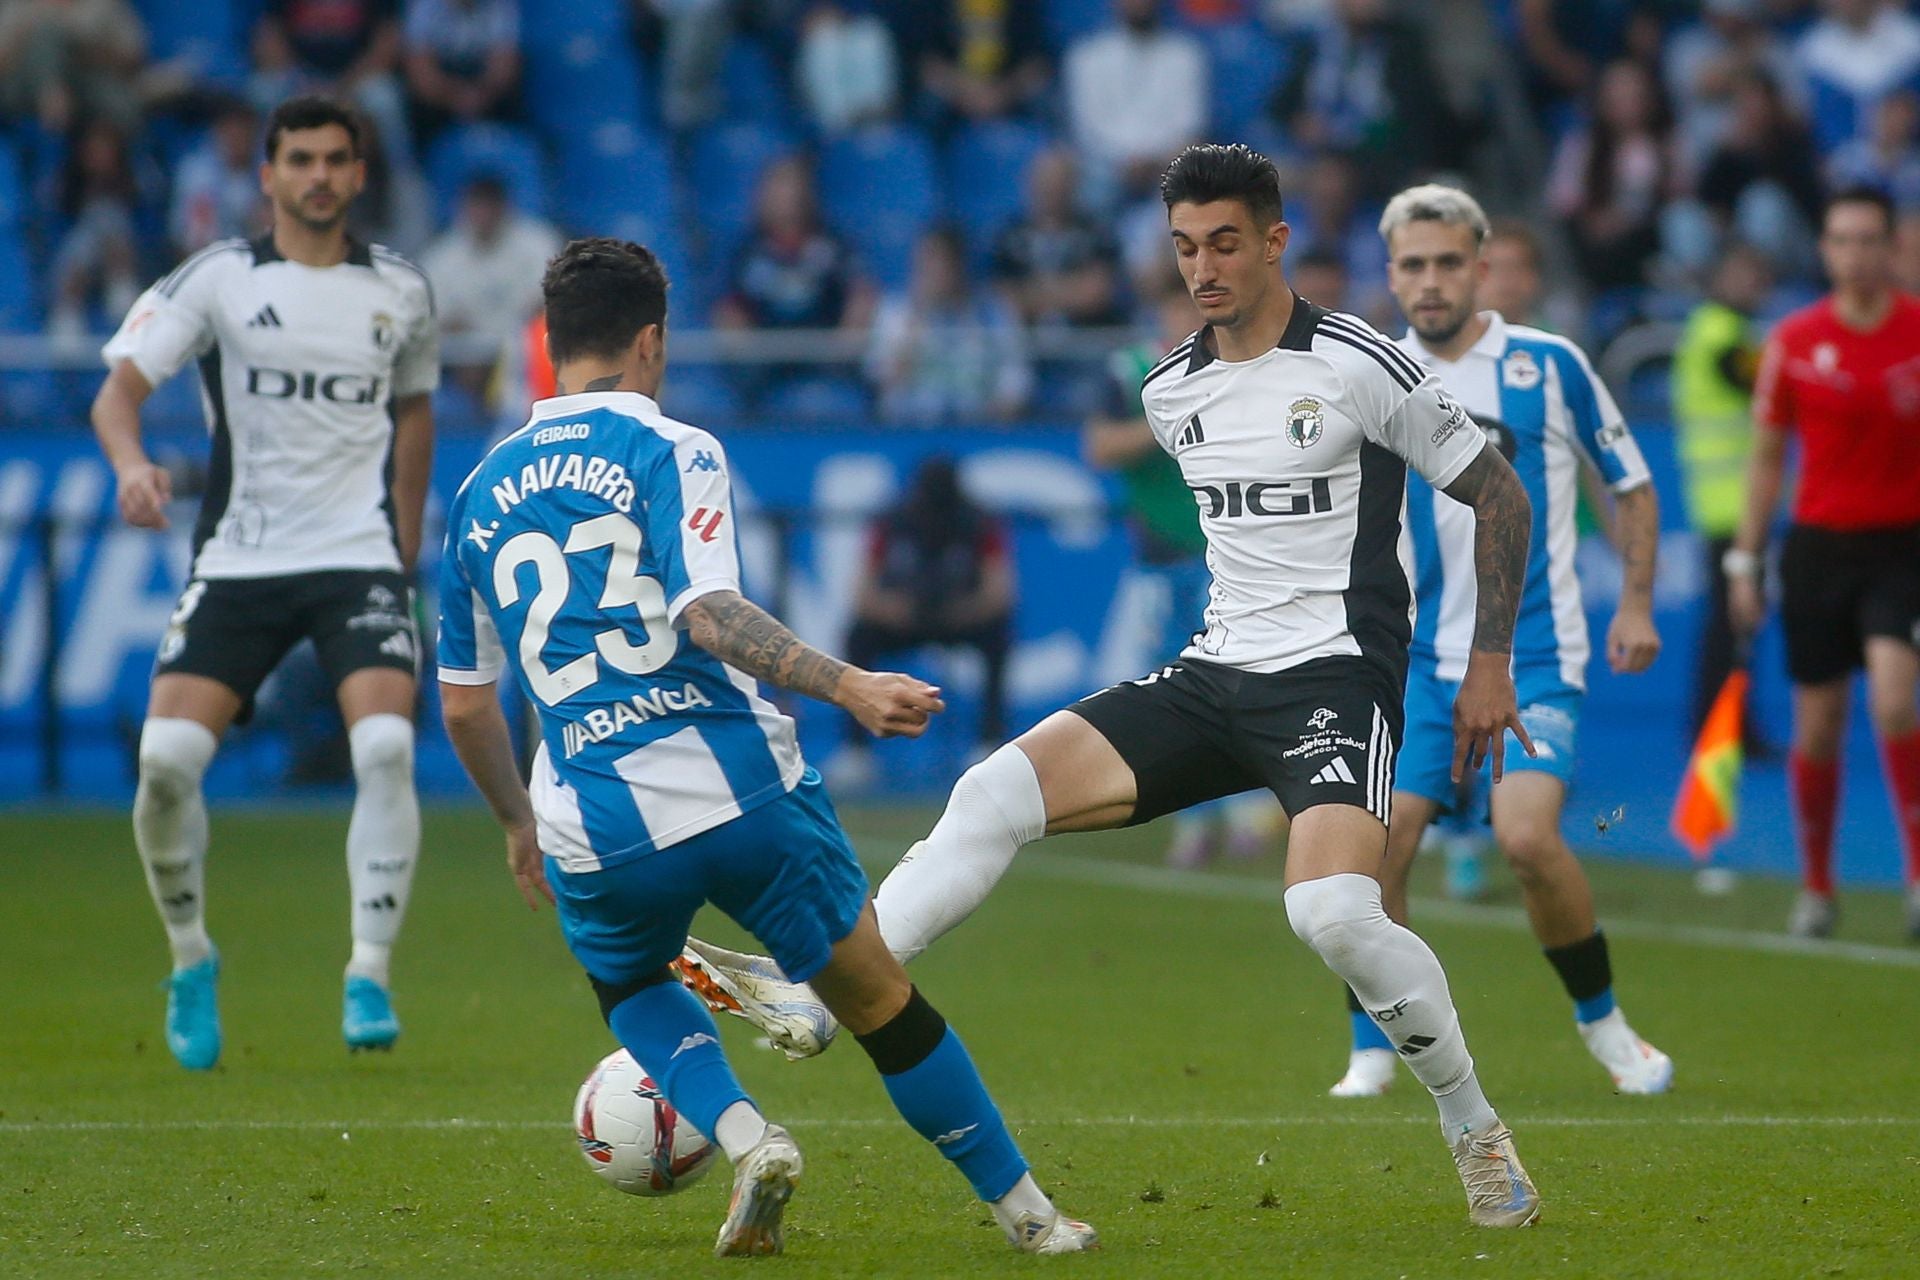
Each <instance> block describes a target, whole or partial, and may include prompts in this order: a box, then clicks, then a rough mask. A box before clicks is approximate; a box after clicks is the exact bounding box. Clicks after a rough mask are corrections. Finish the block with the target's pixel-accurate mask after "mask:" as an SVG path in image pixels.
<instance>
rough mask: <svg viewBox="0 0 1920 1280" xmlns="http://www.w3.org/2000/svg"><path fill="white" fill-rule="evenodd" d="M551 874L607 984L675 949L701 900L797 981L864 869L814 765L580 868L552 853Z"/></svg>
mask: <svg viewBox="0 0 1920 1280" xmlns="http://www.w3.org/2000/svg"><path fill="white" fill-rule="evenodd" d="M547 883H548V884H549V885H551V886H552V887H553V895H554V898H555V899H556V902H557V905H558V907H559V914H560V932H561V934H562V935H563V936H564V937H565V938H566V940H567V948H568V949H569V950H571V951H572V952H573V954H574V958H575V959H577V960H579V961H580V963H581V964H582V965H583V966H585V968H586V970H587V972H588V973H589V974H591V975H593V977H594V978H596V979H598V980H599V981H601V982H603V983H607V984H609V985H619V984H621V983H626V982H632V981H634V980H636V979H638V978H641V977H644V976H646V975H647V974H650V973H652V972H654V971H655V970H657V969H659V968H660V967H661V966H663V965H665V964H667V963H668V962H670V961H672V960H674V959H677V958H678V957H679V955H680V950H681V948H682V947H684V946H685V945H686V941H687V931H688V929H689V928H691V927H692V925H693V916H694V913H695V912H697V911H698V910H700V908H701V907H702V906H704V905H705V904H707V903H709V902H711V903H712V904H713V905H714V906H716V907H719V908H720V909H721V910H722V911H724V912H726V913H727V914H728V915H729V916H732V917H733V919H734V920H735V921H737V922H738V923H739V924H740V926H741V927H742V928H744V929H746V930H747V931H748V932H749V933H751V934H752V935H753V936H754V937H756V938H758V939H759V940H760V942H761V944H762V945H764V946H765V947H766V949H767V953H768V954H769V955H771V956H772V957H773V958H774V960H775V961H776V962H778V964H779V965H780V967H781V968H782V969H784V970H785V971H786V973H787V976H788V977H790V978H792V979H793V980H794V981H796V982H805V981H807V980H808V979H809V978H811V977H813V975H814V974H816V973H818V972H820V970H821V969H822V968H823V967H824V966H825V965H826V963H827V956H828V954H829V953H830V952H831V951H832V950H833V945H834V943H836V942H838V941H840V940H841V939H842V938H844V937H846V936H847V935H848V934H850V933H852V932H853V926H854V925H855V924H857V923H858V922H859V920H860V913H861V911H863V910H864V909H865V908H866V905H867V876H866V872H864V871H862V870H861V869H860V861H859V859H858V858H856V857H854V854H853V846H852V845H850V844H848V843H847V833H846V832H845V831H843V830H841V827H840V820H839V818H837V817H835V816H834V812H833V804H832V802H831V801H829V800H828V799H827V789H826V787H825V786H823V785H822V784H821V782H820V775H819V774H817V773H815V772H814V771H813V770H812V769H808V770H807V772H806V774H805V776H804V777H802V778H801V779H800V785H799V786H797V787H795V788H794V789H793V790H792V791H790V792H788V793H787V794H786V795H784V796H781V797H780V798H779V799H778V800H773V801H770V802H769V803H767V804H763V805H761V806H760V807H759V808H757V809H752V810H749V811H748V812H746V813H743V814H741V815H740V816H739V817H737V818H735V819H733V820H732V821H730V822H726V823H723V824H721V825H720V826H717V827H715V828H713V829H712V830H711V831H703V832H701V833H700V834H699V835H697V836H694V837H692V838H690V839H687V840H682V841H681V842H680V843H678V844H674V845H669V846H667V847H666V848H665V849H661V850H659V851H658V852H656V853H651V854H648V855H647V856H646V857H644V858H634V859H633V860H631V861H629V862H623V863H620V864H619V865H617V866H614V867H609V868H607V869H605V870H601V871H576V872H568V871H563V870H561V869H560V866H559V864H558V863H556V862H555V861H554V860H553V859H552V858H548V859H547Z"/></svg>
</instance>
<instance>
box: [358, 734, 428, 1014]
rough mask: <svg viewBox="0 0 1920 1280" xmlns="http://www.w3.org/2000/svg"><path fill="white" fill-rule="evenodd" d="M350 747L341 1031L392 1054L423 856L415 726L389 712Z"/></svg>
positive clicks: (359, 736) (360, 735)
mask: <svg viewBox="0 0 1920 1280" xmlns="http://www.w3.org/2000/svg"><path fill="white" fill-rule="evenodd" d="M347 746H348V749H349V751H350V752H351V753H352V757H353V779H354V797H353V817H352V818H351V819H350V820H349V822H348V824H347V884H348V890H349V892H350V893H351V894H352V897H353V955H352V957H351V958H350V959H349V960H348V961H347V972H346V989H345V992H344V995H343V997H342V1001H341V1004H342V1010H341V1018H340V1030H341V1034H342V1035H343V1036H344V1037H345V1039H346V1042H347V1048H348V1049H349V1050H352V1051H357V1050H361V1049H390V1048H392V1047H393V1042H394V1041H395V1040H397V1039H399V1037H400V1020H399V1019H398V1018H396V1017H395V1016H394V1013H393V1000H392V997H391V995H390V994H389V991H390V986H391V983H390V979H389V974H388V966H389V962H390V960H391V957H392V955H393V943H394V939H395V938H396V937H398V936H399V933H400V922H401V920H402V919H403V918H404V917H405V915H406V911H407V897H408V894H409V893H410V891H411V890H412V887H413V869H414V865H415V864H416V863H417V862H418V861H419V858H420V802H419V799H418V797H417V796H416V795H415V793H414V788H413V722H412V721H410V720H408V719H407V718H406V717H405V716H401V715H394V714H392V713H391V712H376V713H374V714H372V715H367V716H362V717H361V718H360V719H359V720H357V721H355V722H354V724H353V727H352V728H351V729H349V730H348V731H347Z"/></svg>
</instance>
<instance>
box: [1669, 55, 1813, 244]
mask: <svg viewBox="0 0 1920 1280" xmlns="http://www.w3.org/2000/svg"><path fill="white" fill-rule="evenodd" d="M1696 190H1697V194H1698V197H1699V206H1700V207H1701V208H1704V210H1705V211H1706V213H1707V215H1708V216H1709V218H1710V220H1711V232H1710V233H1709V234H1710V238H1707V239H1704V240H1702V239H1701V238H1700V236H1699V234H1698V233H1695V232H1692V231H1689V230H1687V227H1688V221H1687V220H1688V218H1690V217H1691V216H1692V214H1691V206H1689V205H1687V204H1681V205H1678V206H1676V207H1675V209H1674V210H1673V211H1672V212H1670V213H1669V215H1668V218H1667V229H1668V235H1667V248H1668V251H1669V253H1670V254H1671V255H1672V256H1673V258H1674V259H1675V261H1677V262H1678V263H1679V264H1680V265H1682V266H1684V267H1687V268H1688V269H1691V270H1698V269H1700V268H1701V267H1703V266H1705V265H1706V263H1708V262H1710V261H1711V260H1712V258H1713V255H1714V251H1715V248H1716V246H1717V243H1718V240H1719V237H1721V236H1723V235H1727V234H1732V235H1734V236H1736V237H1738V238H1740V239H1742V240H1745V241H1747V242H1748V243H1750V244H1752V245H1753V246H1755V247H1756V248H1758V249H1760V250H1761V251H1762V252H1764V253H1766V254H1767V256H1768V257H1770V258H1772V259H1773V260H1774V262H1775V263H1776V264H1777V265H1779V266H1781V267H1784V268H1786V269H1788V270H1799V269H1802V268H1805V267H1810V266H1811V264H1812V253H1813V224H1814V221H1815V219H1816V218H1817V217H1818V216H1819V210H1820V174H1819V170H1818V169H1817V168H1816V167H1815V160H1814V150H1813V144H1812V142H1811V141H1810V140H1809V139H1808V137H1807V134H1806V130H1805V129H1803V128H1802V127H1801V125H1800V122H1799V120H1797V119H1796V118H1795V117H1794V116H1793V114H1792V111H1791V109H1790V108H1789V107H1788V105H1787V102H1786V100H1785V99H1784V98H1782V97H1781V94H1780V90H1779V87H1778V86H1777V85H1775V84H1774V82H1773V81H1772V80H1770V79H1768V78H1767V77H1766V76H1765V75H1762V74H1759V73H1757V72H1751V73H1747V74H1744V75H1742V76H1740V77H1739V78H1738V80H1737V82H1736V83H1735V86H1734V91H1733V118H1732V120H1731V121H1730V122H1729V124H1728V128H1727V134H1726V137H1725V138H1723V139H1722V140H1721V142H1720V145H1719V146H1718V147H1716V148H1715V149H1714V151H1713V154H1712V155H1710V156H1708V157H1707V163H1706V167H1705V168H1704V169H1702V170H1701V172H1700V179H1699V182H1698V184H1697V188H1696Z"/></svg>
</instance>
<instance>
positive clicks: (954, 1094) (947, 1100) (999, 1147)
mask: <svg viewBox="0 0 1920 1280" xmlns="http://www.w3.org/2000/svg"><path fill="white" fill-rule="evenodd" d="M880 1078H881V1080H882V1081H883V1082H884V1083H885V1084H886V1086H887V1095H888V1096H889V1097H891V1098H892V1099H893V1105H894V1106H895V1107H896V1108H898V1109H899V1112H900V1114H901V1116H902V1117H903V1118H904V1119H905V1120H906V1122H907V1123H908V1124H910V1125H912V1126H913V1130H914V1132H915V1133H918V1134H919V1135H920V1136H921V1137H923V1138H925V1139H926V1140H927V1141H928V1142H931V1143H932V1144H933V1145H934V1146H936V1147H938V1148H939V1149H940V1154H941V1155H943V1156H945V1157H946V1158H947V1159H949V1160H951V1161H952V1162H953V1163H954V1165H955V1167H957V1168H958V1169H959V1170H960V1172H961V1173H962V1174H964V1175H966V1179H967V1181H968V1182H970V1183H972V1184H973V1192H974V1194H975V1195H977V1196H979V1197H980V1198H981V1199H982V1200H985V1201H987V1202H988V1203H989V1204H991V1203H992V1202H993V1201H995V1200H998V1199H999V1198H1000V1197H1001V1196H1004V1195H1005V1194H1007V1192H1008V1191H1010V1190H1012V1189H1013V1184H1014V1183H1016V1182H1018V1181H1020V1179H1021V1177H1022V1176H1023V1175H1025V1173H1026V1172H1027V1162H1026V1159H1025V1158H1024V1157H1022V1156H1021V1154H1020V1148H1018V1147H1016V1146H1015V1145H1014V1143H1013V1135H1012V1134H1010V1133H1008V1132H1007V1124H1006V1121H1004V1120H1002V1119H1001V1118H1000V1108H999V1107H997V1106H995V1105H994V1102H993V1099H992V1098H991V1097H989V1096H988V1094H987V1086H986V1085H985V1084H983V1083H982V1082H981V1080H980V1073H979V1072H978V1071H976V1070H974V1066H973V1059H972V1058H971V1057H970V1056H968V1054H967V1047H966V1046H965V1045H963V1044H961V1043H960V1037H959V1036H957V1035H955V1034H954V1032H953V1029H952V1028H951V1027H949V1028H947V1033H946V1034H945V1035H944V1036H942V1037H941V1039H940V1043H939V1044H938V1045H936V1046H935V1047H934V1050H933V1052H932V1053H930V1054H928V1055H927V1056H926V1057H925V1058H923V1059H922V1060H921V1061H920V1063H919V1064H918V1065H917V1066H913V1067H909V1068H907V1069H906V1070H905V1071H902V1072H900V1073H898V1074H897V1075H883V1076H881V1077H880Z"/></svg>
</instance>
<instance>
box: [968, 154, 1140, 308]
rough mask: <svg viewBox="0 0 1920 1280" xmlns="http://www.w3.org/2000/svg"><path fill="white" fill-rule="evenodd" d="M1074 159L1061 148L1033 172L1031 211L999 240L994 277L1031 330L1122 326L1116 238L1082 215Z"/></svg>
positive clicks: (1036, 163) (1032, 167) (1029, 190)
mask: <svg viewBox="0 0 1920 1280" xmlns="http://www.w3.org/2000/svg"><path fill="white" fill-rule="evenodd" d="M1078 197H1079V174H1078V172H1077V170H1076V169H1075V167H1074V160H1073V153H1072V152H1071V151H1069V150H1067V149H1066V148H1065V147H1055V148H1052V149H1050V150H1047V151H1043V152H1041V153H1040V154H1039V155H1038V156H1035V157H1034V160H1033V163H1032V164H1031V165H1029V166H1028V168H1027V209H1026V213H1025V214H1024V215H1022V217H1021V219H1020V221H1018V222H1016V223H1014V224H1013V225H1012V226H1010V227H1008V228H1007V229H1006V230H1004V231H1002V232H1001V233H1000V236H999V238H998V239H997V240H996V242H995V244H994V248H993V277H994V280H995V282H996V283H997V284H998V285H999V286H1000V288H1001V289H1002V290H1003V291H1004V292H1005V294H1006V296H1007V298H1008V300H1009V301H1011V302H1012V303H1013V306H1014V309H1015V310H1016V311H1017V312H1019V315H1020V318H1021V320H1023V321H1024V322H1025V323H1027V324H1034V325H1038V324H1067V325H1075V324H1078V325H1100V324H1114V323H1117V322H1118V321H1119V320H1120V318H1121V312H1120V305H1119V302H1120V284H1119V278H1118V274H1117V269H1116V267H1115V260H1116V258H1117V256H1118V250H1117V249H1116V248H1115V246H1114V242H1113V237H1112V236H1111V235H1109V234H1108V233H1107V231H1106V229H1105V228H1104V227H1103V226H1102V225H1101V224H1100V223H1099V222H1098V221H1096V220H1095V219H1093V218H1091V217H1088V216H1087V215H1086V214H1085V213H1084V212H1082V211H1081V209H1080V205H1079V198H1078Z"/></svg>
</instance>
